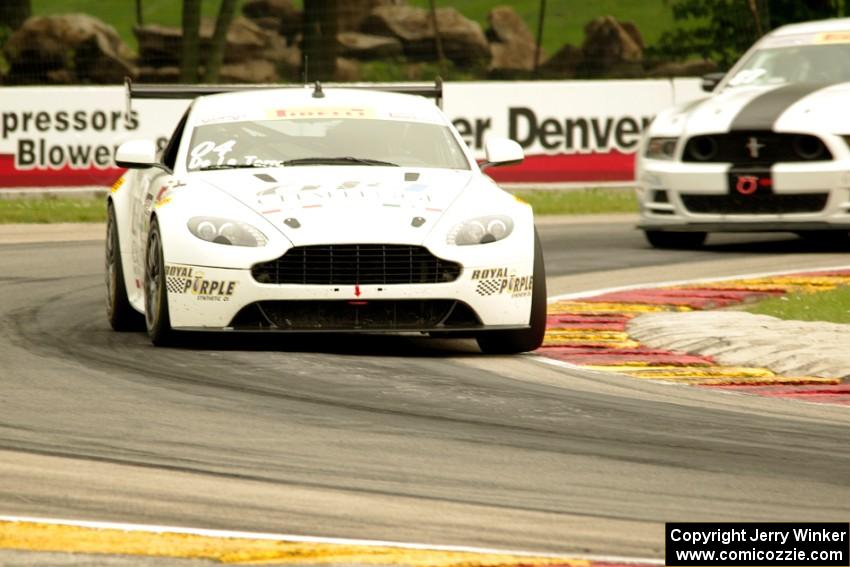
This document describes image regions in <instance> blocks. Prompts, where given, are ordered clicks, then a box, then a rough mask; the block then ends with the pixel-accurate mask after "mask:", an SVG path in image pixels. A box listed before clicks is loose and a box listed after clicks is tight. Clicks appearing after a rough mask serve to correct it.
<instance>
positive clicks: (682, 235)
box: [643, 230, 708, 250]
mask: <svg viewBox="0 0 850 567" xmlns="http://www.w3.org/2000/svg"><path fill="white" fill-rule="evenodd" d="M643 233H644V235H645V236H646V240H647V241H648V242H649V243H650V244H651V245H652V246H653V247H654V248H664V249H667V250H695V249H697V248H700V247H701V246H702V245H703V244H704V243H705V238H706V236H708V233H706V232H667V231H664V230H644V231H643Z"/></svg>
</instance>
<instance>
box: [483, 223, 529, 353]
mask: <svg viewBox="0 0 850 567" xmlns="http://www.w3.org/2000/svg"><path fill="white" fill-rule="evenodd" d="M545 332H546V268H545V266H544V264H543V247H542V246H540V238H538V236H537V231H536V230H535V231H534V284H533V286H532V289H531V319H530V320H529V327H528V329H518V330H510V331H487V332H484V333H479V334H478V336H477V337H476V340H477V341H478V347H479V348H480V349H481V351H482V352H484V353H486V354H516V353H518V352H527V351H531V350H536V349H537V348H539V347H540V345H542V344H543V335H544V333H545Z"/></svg>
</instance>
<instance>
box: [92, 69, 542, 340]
mask: <svg viewBox="0 0 850 567" xmlns="http://www.w3.org/2000/svg"><path fill="white" fill-rule="evenodd" d="M128 87H129V96H130V97H131V100H132V99H133V98H179V97H184V98H193V99H194V100H193V102H192V104H191V106H190V107H189V109H188V111H187V112H186V114H185V115H184V116H183V118H182V120H181V121H180V123H179V124H178V125H177V128H176V130H175V131H174V134H173V136H172V138H171V140H170V141H169V143H168V145H167V146H166V147H165V148H164V150H163V151H162V152H160V153H159V154H157V152H156V150H155V147H154V142H153V141H130V142H126V143H124V144H122V145H121V146H120V147H119V148H118V150H117V152H116V163H117V164H118V165H119V166H121V167H126V168H129V171H128V172H127V173H126V174H125V175H124V176H123V177H122V178H121V179H120V180H119V181H118V183H116V184H115V186H114V187H113V190H112V192H111V193H110V194H109V196H108V215H109V216H108V219H109V220H108V229H107V230H108V233H107V244H106V268H107V270H106V271H107V292H108V298H107V299H108V315H109V320H110V323H111V325H112V327H113V328H114V329H116V330H130V329H134V328H144V327H145V326H146V327H147V331H148V334H149V335H150V337H151V339H152V341H153V342H154V344H157V345H162V344H168V343H169V342H171V341H172V340H173V339H174V337H175V334H176V332H179V331H183V330H187V331H262V332H276V331H277V332H314V331H330V332H349V331H353V332H378V333H382V332H390V333H398V332H414V333H428V334H435V335H439V336H467V337H470V336H471V337H475V338H476V339H477V341H478V344H479V345H480V347H481V349H482V350H483V351H484V352H488V353H514V352H522V351H528V350H533V349H535V348H537V347H538V346H540V344H541V342H542V338H543V332H544V329H545V324H546V280H545V273H544V266H543V257H542V253H541V249H540V243H539V242H538V240H537V236H536V232H535V229H534V219H533V216H532V211H531V207H530V206H528V205H527V204H525V203H523V202H521V201H519V200H517V199H516V198H514V197H513V196H511V195H510V194H508V193H506V192H504V191H502V190H501V189H499V187H497V186H496V185H495V183H494V182H493V181H492V180H491V179H490V178H489V177H487V176H485V175H484V174H482V173H481V169H480V168H479V166H478V165H477V164H476V161H475V159H474V158H473V156H472V154H471V153H470V151H469V149H468V148H467V147H466V145H465V144H464V142H463V140H462V139H461V137H460V136H459V134H458V132H457V131H456V130H455V128H454V127H453V126H452V125H451V123H450V122H449V121H448V119H447V118H446V117H445V115H444V114H443V113H442V112H441V111H440V109H439V108H438V105H436V104H434V103H433V102H430V101H429V100H427V99H426V98H425V96H433V97H435V98H437V99H438V100H439V99H440V97H441V94H442V85H441V84H440V83H439V82H438V83H437V84H436V86H428V87H424V86H421V85H420V86H386V85H385V86H375V87H372V88H363V87H360V88H329V87H325V88H322V86H321V85H319V84H318V83H317V84H316V85H315V86H311V87H300V86H299V87H288V88H273V89H272V88H258V87H242V88H238V87H227V86H224V87H220V86H197V87H190V86H165V85H163V86H154V85H140V86H133V85H128ZM221 91H228V92H221ZM388 91H393V92H388ZM214 93H218V94H214ZM423 95H424V96H423ZM486 157H487V162H486V163H485V164H483V165H482V167H484V166H486V165H497V164H504V163H516V162H518V161H521V160H522V159H523V154H522V149H521V148H520V147H519V145H518V144H516V143H515V142H513V141H511V140H507V139H491V140H489V141H488V142H487V144H486Z"/></svg>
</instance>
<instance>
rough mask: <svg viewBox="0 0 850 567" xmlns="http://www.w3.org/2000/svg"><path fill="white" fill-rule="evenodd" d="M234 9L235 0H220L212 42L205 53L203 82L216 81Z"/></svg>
mask: <svg viewBox="0 0 850 567" xmlns="http://www.w3.org/2000/svg"><path fill="white" fill-rule="evenodd" d="M235 11H236V0H221V6H219V9H218V17H217V18H216V20H215V31H214V32H213V36H212V44H211V45H210V51H209V54H208V55H207V66H206V70H205V71H204V82H205V83H215V82H218V72H219V70H220V69H221V62H222V60H223V59H224V48H225V46H226V45H227V30H228V28H230V23H231V22H232V21H233V14H234V12H235Z"/></svg>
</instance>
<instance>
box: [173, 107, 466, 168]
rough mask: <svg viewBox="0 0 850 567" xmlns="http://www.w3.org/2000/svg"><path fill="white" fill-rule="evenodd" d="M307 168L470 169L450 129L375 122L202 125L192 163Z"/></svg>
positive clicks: (200, 165) (320, 120)
mask: <svg viewBox="0 0 850 567" xmlns="http://www.w3.org/2000/svg"><path fill="white" fill-rule="evenodd" d="M307 165H356V166H403V167H427V168H447V169H469V163H468V161H467V159H466V157H465V155H464V153H463V150H462V149H461V147H460V145H459V144H458V142H457V141H456V140H455V138H454V136H453V135H452V132H451V130H450V129H449V128H448V127H447V126H444V125H441V124H429V123H422V122H409V121H400V120H378V119H371V118H298V119H289V120H262V121H245V122H222V123H217V124H205V125H200V126H197V127H196V128H195V129H194V131H193V132H192V142H191V145H190V147H189V156H188V158H187V169H188V170H189V171H203V170H213V169H232V168H241V167H288V166H307Z"/></svg>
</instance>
